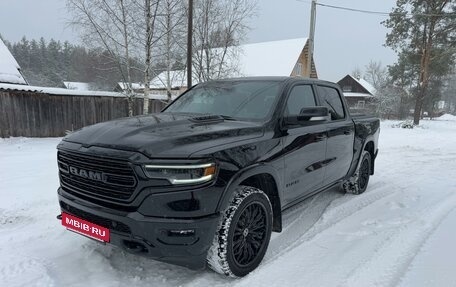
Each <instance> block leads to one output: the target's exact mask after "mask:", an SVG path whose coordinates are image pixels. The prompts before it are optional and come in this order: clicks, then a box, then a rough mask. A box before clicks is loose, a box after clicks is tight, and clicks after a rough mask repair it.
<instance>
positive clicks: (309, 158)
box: [283, 84, 326, 205]
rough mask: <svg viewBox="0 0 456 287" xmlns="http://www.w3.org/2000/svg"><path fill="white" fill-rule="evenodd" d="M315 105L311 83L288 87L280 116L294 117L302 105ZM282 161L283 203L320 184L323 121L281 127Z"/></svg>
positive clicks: (324, 148) (324, 130) (309, 191)
mask: <svg viewBox="0 0 456 287" xmlns="http://www.w3.org/2000/svg"><path fill="white" fill-rule="evenodd" d="M316 105H317V102H316V98H315V93H314V89H313V87H312V85H301V84H299V85H295V86H293V87H292V88H291V90H290V92H289V94H288V98H287V102H286V104H285V110H284V112H283V116H297V115H299V112H300V111H301V109H302V108H304V107H314V106H316ZM283 143H284V146H283V152H284V160H285V176H284V179H285V182H284V183H285V188H284V190H285V192H284V202H283V203H284V204H285V205H287V204H288V203H291V202H293V201H294V200H296V199H298V198H300V197H303V196H305V195H307V194H309V193H311V192H312V191H315V190H316V189H318V188H319V187H321V186H322V184H323V177H324V168H323V161H324V159H325V151H326V126H325V123H309V125H306V126H301V125H293V126H288V127H286V129H285V130H284V136H283Z"/></svg>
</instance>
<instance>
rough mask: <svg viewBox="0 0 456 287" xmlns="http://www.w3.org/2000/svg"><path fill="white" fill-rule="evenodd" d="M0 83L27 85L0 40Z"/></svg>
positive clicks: (11, 56)
mask: <svg viewBox="0 0 456 287" xmlns="http://www.w3.org/2000/svg"><path fill="white" fill-rule="evenodd" d="M0 83H8V84H19V85H28V83H27V81H26V80H25V78H24V76H23V75H22V73H21V67H19V64H18V63H17V61H16V59H14V57H13V55H12V54H11V52H10V51H9V50H8V47H6V45H5V43H3V41H2V40H1V39H0Z"/></svg>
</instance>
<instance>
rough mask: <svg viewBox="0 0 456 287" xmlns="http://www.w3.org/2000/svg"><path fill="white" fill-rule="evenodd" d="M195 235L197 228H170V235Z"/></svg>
mask: <svg viewBox="0 0 456 287" xmlns="http://www.w3.org/2000/svg"><path fill="white" fill-rule="evenodd" d="M193 235H195V229H182V230H168V236H179V237H187V236H193Z"/></svg>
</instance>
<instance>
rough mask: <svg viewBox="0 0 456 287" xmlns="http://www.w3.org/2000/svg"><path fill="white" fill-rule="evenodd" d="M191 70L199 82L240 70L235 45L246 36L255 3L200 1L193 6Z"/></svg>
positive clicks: (243, 1) (240, 0)
mask: <svg viewBox="0 0 456 287" xmlns="http://www.w3.org/2000/svg"><path fill="white" fill-rule="evenodd" d="M194 8H195V11H194V15H195V24H194V31H193V35H194V50H195V51H196V52H195V53H194V54H193V70H194V77H195V78H196V79H197V80H198V81H207V80H210V79H214V78H215V79H217V78H224V77H228V76H233V75H236V74H238V73H239V63H237V59H236V58H237V56H238V55H239V53H241V52H242V51H240V50H239V49H237V48H236V47H237V46H238V45H239V43H240V42H242V41H243V40H244V38H245V35H246V32H247V30H248V25H247V20H248V19H249V18H251V17H252V16H254V14H255V10H256V2H255V1H248V0H232V1H229V0H200V1H197V3H196V5H195V7H194Z"/></svg>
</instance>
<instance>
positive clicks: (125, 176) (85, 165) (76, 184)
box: [57, 151, 137, 201]
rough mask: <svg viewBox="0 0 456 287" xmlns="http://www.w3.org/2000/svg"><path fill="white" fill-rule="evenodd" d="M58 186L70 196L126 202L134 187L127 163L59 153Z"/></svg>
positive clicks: (134, 180)
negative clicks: (70, 194) (77, 195)
mask: <svg viewBox="0 0 456 287" xmlns="http://www.w3.org/2000/svg"><path fill="white" fill-rule="evenodd" d="M57 159H58V164H59V170H60V184H61V186H62V188H63V189H64V190H66V191H68V192H70V193H73V194H80V195H84V196H89V197H92V198H93V197H95V198H99V199H107V200H113V199H114V200H117V201H127V200H129V199H130V198H131V197H132V195H133V193H134V191H135V187H136V184H137V180H136V176H135V174H134V172H133V169H132V167H131V166H130V164H129V163H128V162H126V161H122V160H114V159H108V158H103V157H96V156H88V155H81V154H76V153H69V152H66V151H65V152H64V151H59V152H58V154H57Z"/></svg>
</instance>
